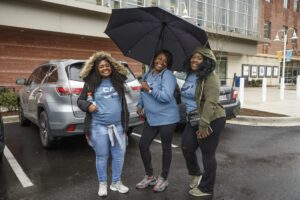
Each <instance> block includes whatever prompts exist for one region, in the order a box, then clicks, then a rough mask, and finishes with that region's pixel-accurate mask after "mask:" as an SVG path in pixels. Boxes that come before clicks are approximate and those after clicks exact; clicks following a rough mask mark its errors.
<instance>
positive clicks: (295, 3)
mask: <svg viewBox="0 0 300 200" xmlns="http://www.w3.org/2000/svg"><path fill="white" fill-rule="evenodd" d="M298 11H299V0H294V12H298Z"/></svg>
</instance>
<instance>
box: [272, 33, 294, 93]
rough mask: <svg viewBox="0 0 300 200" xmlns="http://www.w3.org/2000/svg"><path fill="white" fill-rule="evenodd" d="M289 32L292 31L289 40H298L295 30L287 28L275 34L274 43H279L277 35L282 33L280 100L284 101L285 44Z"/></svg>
mask: <svg viewBox="0 0 300 200" xmlns="http://www.w3.org/2000/svg"><path fill="white" fill-rule="evenodd" d="M289 30H293V31H294V33H293V36H292V37H291V40H296V39H298V36H297V34H296V30H295V29H294V28H289V29H287V30H284V29H282V30H279V31H277V33H276V36H275V39H274V42H278V41H280V39H279V36H278V33H280V32H282V33H283V61H282V77H281V79H280V99H284V87H285V80H284V78H285V58H286V42H287V33H288V32H289Z"/></svg>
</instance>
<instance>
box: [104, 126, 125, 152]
mask: <svg viewBox="0 0 300 200" xmlns="http://www.w3.org/2000/svg"><path fill="white" fill-rule="evenodd" d="M107 128H108V137H109V140H110V143H111V146H114V145H115V141H114V136H116V138H117V141H118V143H119V145H120V147H121V149H123V148H124V147H123V144H122V141H121V138H120V135H119V133H118V129H117V127H116V126H115V125H114V124H112V125H109V126H107Z"/></svg>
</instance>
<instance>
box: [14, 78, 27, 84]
mask: <svg viewBox="0 0 300 200" xmlns="http://www.w3.org/2000/svg"><path fill="white" fill-rule="evenodd" d="M16 84H17V85H25V84H26V79H25V78H22V79H17V80H16Z"/></svg>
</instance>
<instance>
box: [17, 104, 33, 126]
mask: <svg viewBox="0 0 300 200" xmlns="http://www.w3.org/2000/svg"><path fill="white" fill-rule="evenodd" d="M18 113H19V122H20V125H21V126H29V125H30V121H29V120H28V119H26V118H25V117H24V112H23V108H22V106H21V105H20V104H19V106H18Z"/></svg>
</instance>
